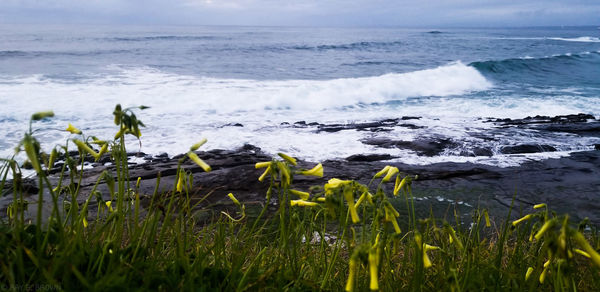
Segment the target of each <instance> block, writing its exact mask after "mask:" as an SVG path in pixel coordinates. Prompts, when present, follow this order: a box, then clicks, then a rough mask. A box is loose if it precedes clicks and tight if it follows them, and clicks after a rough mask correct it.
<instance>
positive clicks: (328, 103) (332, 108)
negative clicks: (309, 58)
mask: <svg viewBox="0 0 600 292" xmlns="http://www.w3.org/2000/svg"><path fill="white" fill-rule="evenodd" d="M111 70H113V71H115V70H116V71H117V73H116V74H111V75H105V76H97V77H96V78H91V79H86V80H84V81H78V83H73V82H63V81H60V80H56V79H48V78H44V77H43V76H40V75H32V76H24V77H21V78H11V79H10V80H8V79H5V78H2V80H4V81H8V82H4V83H1V82H0V103H1V104H3V105H4V107H3V110H2V111H1V112H0V117H1V118H2V119H1V121H0V126H1V127H0V137H2V138H3V139H2V140H1V141H0V156H1V157H7V156H10V155H11V154H12V153H13V150H12V149H13V147H14V146H15V145H17V144H18V141H19V139H20V138H21V137H22V133H23V132H24V131H25V129H26V127H27V119H28V117H29V116H30V115H31V113H33V112H36V111H41V110H48V109H53V110H54V111H55V113H56V117H55V118H54V119H52V120H51V121H48V122H41V123H40V122H38V123H36V125H35V126H36V127H38V128H42V129H43V130H41V131H38V132H37V133H36V136H38V137H39V138H40V140H41V141H42V142H43V144H44V145H46V148H49V147H51V146H53V145H54V144H64V141H65V140H66V138H67V137H68V135H67V133H66V132H64V131H59V130H53V129H64V128H66V126H67V123H68V122H71V123H73V124H74V125H76V126H77V127H79V128H81V129H82V130H83V131H84V132H85V133H86V134H87V135H96V136H98V137H100V138H109V137H112V136H113V135H114V132H116V130H115V126H114V125H113V124H112V115H111V113H112V110H113V107H114V105H115V104H117V103H121V104H123V105H124V106H133V105H141V104H143V105H147V106H150V107H151V108H150V109H148V110H145V111H144V112H142V113H139V114H138V116H139V118H140V119H141V120H142V121H144V122H145V124H146V125H147V126H148V128H146V129H143V130H142V132H143V137H142V142H143V144H142V145H143V146H142V148H141V151H144V152H146V153H154V154H156V153H159V152H167V153H169V154H171V155H174V154H179V153H183V152H185V151H187V149H189V146H190V145H192V144H194V143H195V142H197V140H199V139H200V138H202V137H206V138H208V140H209V143H208V144H207V145H206V146H205V147H206V148H222V149H232V148H235V147H239V146H242V145H243V144H245V143H250V144H253V145H256V146H259V147H262V148H263V149H264V150H265V151H267V152H268V153H276V152H279V151H284V152H289V153H291V154H293V155H296V156H299V157H302V158H306V159H311V160H321V159H327V158H340V157H346V156H349V155H352V154H357V153H388V154H391V155H394V156H398V157H399V158H398V160H401V161H403V162H407V163H415V164H427V163H434V162H442V161H472V162H481V163H487V164H493V165H500V166H510V165H514V164H517V163H520V162H522V161H524V160H527V159H529V158H528V157H530V156H526V157H521V156H514V155H513V156H511V155H498V156H493V157H491V158H486V157H464V156H459V155H456V153H453V152H452V151H448V153H446V154H445V155H440V156H435V157H422V156H418V155H417V154H416V153H414V152H412V151H410V150H406V149H381V148H376V147H373V146H370V145H366V144H363V143H362V142H360V141H361V140H362V139H364V138H368V137H373V136H375V135H376V134H374V133H370V132H368V131H367V132H359V131H340V132H336V133H324V132H321V133H316V131H315V130H316V129H315V128H305V129H298V128H293V127H287V126H282V125H281V123H283V122H290V123H293V122H295V121H301V120H304V121H307V122H319V123H345V122H361V121H372V120H381V119H384V118H397V117H401V116H422V117H423V118H422V119H421V120H411V121H410V123H412V124H415V125H417V126H426V127H427V128H425V129H422V130H419V129H417V130H412V129H404V128H401V129H395V130H394V131H392V132H388V133H385V135H386V137H388V138H390V139H396V140H404V141H411V140H414V139H417V138H419V137H427V136H436V135H437V136H442V137H452V138H453V139H456V140H459V141H465V142H467V143H472V144H476V143H480V141H479V140H477V139H474V140H470V139H472V138H471V137H470V134H469V133H470V132H473V131H484V130H486V129H489V128H490V127H492V125H491V124H490V123H483V122H482V121H481V120H480V118H481V117H509V118H522V117H525V116H529V115H536V114H540V115H559V114H571V113H574V112H582V111H585V112H590V111H591V112H593V113H596V114H599V113H600V104H598V103H597V102H595V101H594V100H592V98H586V97H577V96H576V97H574V96H572V95H568V94H566V95H565V96H564V97H555V98H553V99H543V100H542V99H536V98H526V97H520V96H491V97H487V98H473V97H472V96H470V95H469V94H470V93H474V92H479V91H486V90H488V89H491V88H493V86H494V85H493V84H492V83H491V82H489V81H488V80H486V79H485V77H483V76H482V75H481V74H480V73H479V72H478V71H477V70H476V69H474V68H473V67H470V66H466V65H464V64H462V63H460V62H456V63H451V64H448V65H446V66H441V67H438V68H433V69H428V70H421V71H415V72H410V73H402V74H387V75H382V76H374V77H364V78H344V79H333V80H280V81H257V80H240V79H216V78H203V77H195V76H186V75H178V74H172V73H166V72H162V71H159V70H154V69H149V68H124V67H119V66H115V67H113V68H111ZM233 123H240V124H242V125H243V127H236V126H227V124H233ZM502 139H505V141H509V142H510V141H512V142H515V141H517V142H518V137H517V138H515V137H503V138H502ZM538 142H539V143H540V144H552V143H554V144H556V143H555V142H553V141H551V140H548V141H545V140H541V141H538ZM569 143H573V142H572V141H569ZM582 145H590V144H589V143H583V144H582ZM592 145H593V144H592ZM556 146H557V147H558V146H559V145H556ZM581 147H585V146H581ZM559 148H560V147H559ZM129 149H130V150H136V149H138V144H137V142H136V141H131V145H130V148H129ZM457 151H458V150H457ZM561 153H562V152H561ZM543 155H557V154H556V153H555V154H540V155H538V156H539V157H543ZM531 157H536V156H531Z"/></svg>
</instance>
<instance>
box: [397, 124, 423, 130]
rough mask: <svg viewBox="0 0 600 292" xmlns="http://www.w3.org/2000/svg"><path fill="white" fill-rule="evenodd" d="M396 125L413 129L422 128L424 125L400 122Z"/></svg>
mask: <svg viewBox="0 0 600 292" xmlns="http://www.w3.org/2000/svg"><path fill="white" fill-rule="evenodd" d="M398 126H400V127H404V128H409V129H413V130H415V129H424V128H425V127H423V126H417V125H415V124H400V125H398Z"/></svg>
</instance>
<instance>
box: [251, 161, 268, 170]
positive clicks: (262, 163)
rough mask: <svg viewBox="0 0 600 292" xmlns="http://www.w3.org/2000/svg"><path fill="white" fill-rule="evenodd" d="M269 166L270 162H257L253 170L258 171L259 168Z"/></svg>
mask: <svg viewBox="0 0 600 292" xmlns="http://www.w3.org/2000/svg"><path fill="white" fill-rule="evenodd" d="M269 166H271V161H265V162H257V163H256V164H255V165H254V168H256V169H259V168H265V167H269Z"/></svg>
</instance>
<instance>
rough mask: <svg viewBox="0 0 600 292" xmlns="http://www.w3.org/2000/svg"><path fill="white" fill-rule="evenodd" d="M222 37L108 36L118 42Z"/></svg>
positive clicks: (110, 39)
mask: <svg viewBox="0 0 600 292" xmlns="http://www.w3.org/2000/svg"><path fill="white" fill-rule="evenodd" d="M215 39H221V38H220V37H216V36H179V35H157V36H142V37H112V38H106V40H108V41H116V42H150V41H198V40H215Z"/></svg>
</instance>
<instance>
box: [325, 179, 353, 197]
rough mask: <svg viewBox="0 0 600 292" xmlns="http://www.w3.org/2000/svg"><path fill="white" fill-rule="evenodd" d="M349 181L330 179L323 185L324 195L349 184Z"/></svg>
mask: <svg viewBox="0 0 600 292" xmlns="http://www.w3.org/2000/svg"><path fill="white" fill-rule="evenodd" d="M351 182H352V181H351V180H341V179H339V178H332V179H330V180H329V181H327V183H326V184H325V193H328V194H329V193H331V192H332V191H333V190H334V189H336V188H338V187H340V186H343V185H346V184H349V183H351Z"/></svg>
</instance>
